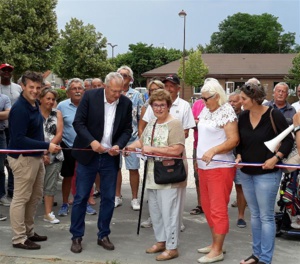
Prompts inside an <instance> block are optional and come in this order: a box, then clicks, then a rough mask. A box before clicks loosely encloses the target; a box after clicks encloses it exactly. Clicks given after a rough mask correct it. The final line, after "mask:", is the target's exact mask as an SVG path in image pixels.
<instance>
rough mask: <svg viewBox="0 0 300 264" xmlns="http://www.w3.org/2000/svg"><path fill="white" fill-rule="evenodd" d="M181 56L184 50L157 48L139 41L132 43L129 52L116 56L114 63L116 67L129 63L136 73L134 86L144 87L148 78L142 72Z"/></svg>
mask: <svg viewBox="0 0 300 264" xmlns="http://www.w3.org/2000/svg"><path fill="white" fill-rule="evenodd" d="M181 56H182V52H181V51H180V50H176V49H166V48H162V47H159V48H157V47H153V46H152V45H148V44H145V43H141V42H139V43H137V44H130V45H129V52H127V53H125V54H119V55H118V56H116V58H114V63H115V66H116V68H118V67H120V66H122V65H128V66H129V67H130V68H131V69H132V71H133V74H134V84H133V86H134V87H137V86H139V87H141V86H142V87H143V86H146V79H145V78H144V77H142V76H141V74H142V73H144V72H147V71H150V70H152V69H154V68H157V67H160V66H162V65H165V64H167V63H169V62H171V61H175V60H178V59H179V58H180V57H181Z"/></svg>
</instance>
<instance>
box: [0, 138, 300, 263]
mask: <svg viewBox="0 0 300 264" xmlns="http://www.w3.org/2000/svg"><path fill="white" fill-rule="evenodd" d="M188 145H189V146H190V145H191V139H189V140H188ZM188 156H189V157H191V150H190V149H189V150H188ZM190 168H191V166H190ZM141 171H142V170H141ZM122 193H123V198H124V203H123V206H121V207H119V208H117V209H116V210H115V212H114V216H113V219H112V224H111V230H112V233H111V235H110V239H111V241H112V242H113V243H114V244H115V247H116V250H114V251H106V250H104V249H103V248H102V247H99V246H98V245H97V242H96V241H97V228H96V222H97V216H89V215H88V216H86V235H85V237H84V239H83V252H82V253H80V254H73V253H72V252H71V251H70V246H71V240H70V238H71V235H70V233H69V231H68V230H69V225H70V216H67V217H62V218H60V220H61V223H60V224H57V225H52V224H49V223H46V222H44V221H43V205H42V204H41V205H40V206H39V208H38V213H37V216H36V232H37V233H39V234H42V235H44V234H47V235H48V237H49V239H48V241H46V242H42V243H41V245H42V249H40V250H37V251H26V250H21V249H14V248H13V247H12V245H11V229H10V225H9V219H8V220H7V221H4V222H0V263H1V264H6V263H7V264H11V263H16V264H29V263H30V264H37V263H39V264H40V263H55V264H70V263H84V264H87V263H114V264H127V263H128V264H140V263H143V264H151V263H157V262H156V261H155V255H151V254H146V253H145V249H146V248H147V247H149V246H151V245H152V244H153V243H154V235H153V231H152V229H151V228H147V229H141V231H140V235H139V236H138V235H137V234H136V230H137V220H138V212H135V211H132V210H131V208H130V193H131V192H130V186H129V184H128V175H127V174H126V172H125V171H124V185H123V191H122ZM234 199H235V191H233V192H232V195H231V202H233V200H234ZM56 201H57V202H58V203H59V205H60V204H61V195H57V196H56ZM98 205H99V200H97V205H96V206H95V208H96V209H97V211H98ZM195 205H196V192H195V187H194V184H193V176H192V174H191V173H190V175H189V187H188V189H187V195H186V206H185V212H184V216H183V218H184V224H185V226H186V230H185V231H184V232H182V233H181V234H180V242H181V244H180V246H179V253H180V256H179V258H177V259H174V260H171V261H170V263H174V264H179V263H197V259H198V258H199V257H201V255H200V254H198V253H197V248H199V247H203V246H206V245H208V244H209V243H210V242H211V240H210V232H209V229H208V226H207V224H206V220H205V217H204V215H200V216H192V215H190V214H189V211H190V209H192V208H194V207H195ZM0 210H1V213H3V214H5V215H9V208H8V207H3V206H1V207H0ZM58 210H59V207H54V211H55V213H56V214H57V212H58ZM229 215H230V232H229V234H228V236H227V238H226V241H225V246H226V249H227V254H226V255H225V260H224V261H223V262H222V263H224V264H233V263H239V261H240V260H241V259H243V258H244V257H247V256H249V255H250V254H251V233H250V226H248V227H247V228H244V229H241V228H238V227H236V220H237V219H236V216H237V209H236V208H232V207H229ZM147 217H148V209H147V203H146V202H145V203H144V211H143V219H146V218H147ZM246 220H247V223H248V225H250V223H249V212H248V209H247V211H246ZM299 249H300V237H298V238H288V237H281V238H276V249H275V254H274V260H273V264H279V263H287V264H298V263H300V250H299Z"/></svg>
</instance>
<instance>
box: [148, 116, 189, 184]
mask: <svg viewBox="0 0 300 264" xmlns="http://www.w3.org/2000/svg"><path fill="white" fill-rule="evenodd" d="M156 122H157V121H155V123H154V125H153V129H152V135H151V146H152V144H153V136H154V131H155V126H156ZM181 157H182V155H181ZM186 177H187V175H186V171H185V167H184V163H183V160H182V159H181V158H179V159H164V160H162V161H158V160H154V182H155V183H156V184H170V183H177V182H182V181H185V180H186Z"/></svg>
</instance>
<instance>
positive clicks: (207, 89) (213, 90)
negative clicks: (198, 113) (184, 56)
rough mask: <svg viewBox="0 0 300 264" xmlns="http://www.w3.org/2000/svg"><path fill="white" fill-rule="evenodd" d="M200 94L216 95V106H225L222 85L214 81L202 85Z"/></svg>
mask: <svg viewBox="0 0 300 264" xmlns="http://www.w3.org/2000/svg"><path fill="white" fill-rule="evenodd" d="M201 93H208V94H209V95H214V94H218V95H219V101H218V104H219V106H221V105H223V104H225V103H226V102H227V98H226V94H225V90H224V88H223V87H222V85H221V84H220V83H219V82H217V81H215V80H210V81H207V82H205V83H204V85H203V87H202V89H201Z"/></svg>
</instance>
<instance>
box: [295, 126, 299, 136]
mask: <svg viewBox="0 0 300 264" xmlns="http://www.w3.org/2000/svg"><path fill="white" fill-rule="evenodd" d="M299 130H300V126H296V127H295V128H294V134H295V135H296V133H297V132H298V131H299Z"/></svg>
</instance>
